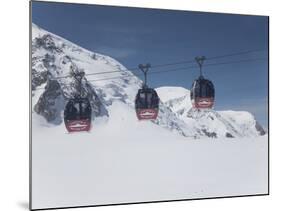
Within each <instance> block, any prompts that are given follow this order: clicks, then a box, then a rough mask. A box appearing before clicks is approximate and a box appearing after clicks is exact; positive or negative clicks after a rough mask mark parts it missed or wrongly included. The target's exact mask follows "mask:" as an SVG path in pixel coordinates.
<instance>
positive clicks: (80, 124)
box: [64, 98, 92, 132]
mask: <svg viewBox="0 0 281 211" xmlns="http://www.w3.org/2000/svg"><path fill="white" fill-rule="evenodd" d="M91 116H92V109H91V105H90V102H89V100H88V98H76V99H72V100H69V101H68V103H67V104H66V106H65V110H64V123H65V127H66V129H67V131H68V132H80V131H89V130H90V128H91V118H92V117H91Z"/></svg>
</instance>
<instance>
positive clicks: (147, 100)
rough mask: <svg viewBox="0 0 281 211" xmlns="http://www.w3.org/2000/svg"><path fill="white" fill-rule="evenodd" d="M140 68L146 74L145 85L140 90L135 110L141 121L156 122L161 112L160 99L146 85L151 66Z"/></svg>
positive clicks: (140, 66)
mask: <svg viewBox="0 0 281 211" xmlns="http://www.w3.org/2000/svg"><path fill="white" fill-rule="evenodd" d="M139 68H140V69H141V71H142V72H143V73H144V79H145V80H144V85H143V88H142V89H139V90H138V93H137V95H136V98H135V110H136V115H137V118H138V119H139V120H155V119H156V118H157V116H158V111H159V97H158V94H157V92H156V91H155V90H154V89H152V88H149V87H148V86H147V85H146V81H147V80H146V79H147V72H148V68H150V64H147V65H142V64H140V65H139Z"/></svg>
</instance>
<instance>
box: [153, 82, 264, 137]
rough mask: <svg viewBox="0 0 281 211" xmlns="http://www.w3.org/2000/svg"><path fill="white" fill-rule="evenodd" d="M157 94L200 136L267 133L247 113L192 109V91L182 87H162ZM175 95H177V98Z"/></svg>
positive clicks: (242, 135)
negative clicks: (195, 129)
mask: <svg viewBox="0 0 281 211" xmlns="http://www.w3.org/2000/svg"><path fill="white" fill-rule="evenodd" d="M157 92H158V93H159V95H160V98H161V99H165V102H164V104H165V105H166V106H169V108H171V110H172V111H173V112H175V113H176V114H177V117H178V118H180V119H182V120H183V121H184V122H185V123H186V124H187V125H188V126H189V127H192V126H193V127H195V128H197V132H198V133H199V134H200V136H208V137H214V138H218V137H228V138H233V137H240V138H241V137H255V136H259V135H264V134H265V131H264V130H263V128H262V127H261V126H260V125H259V123H258V122H257V121H256V120H255V118H254V116H253V115H252V114H250V113H249V112H246V111H215V110H212V109H208V110H198V109H194V108H192V105H191V101H190V96H189V95H190V91H189V90H187V89H184V88H182V87H160V88H157ZM173 93H177V95H176V96H177V97H174V96H175V95H174V94H173Z"/></svg>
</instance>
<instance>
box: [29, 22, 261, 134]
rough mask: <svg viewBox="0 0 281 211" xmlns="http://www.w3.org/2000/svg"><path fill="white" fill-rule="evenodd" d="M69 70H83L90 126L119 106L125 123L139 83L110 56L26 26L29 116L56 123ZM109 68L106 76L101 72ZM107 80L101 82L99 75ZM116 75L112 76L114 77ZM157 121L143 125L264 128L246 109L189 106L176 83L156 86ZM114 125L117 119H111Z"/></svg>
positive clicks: (70, 83) (71, 92)
mask: <svg viewBox="0 0 281 211" xmlns="http://www.w3.org/2000/svg"><path fill="white" fill-rule="evenodd" d="M75 72H85V73H86V76H85V78H84V79H83V81H82V93H83V94H84V95H85V96H87V97H88V98H89V99H90V102H91V106H92V110H93V115H92V116H93V117H92V118H93V119H92V120H93V125H95V124H99V122H101V121H100V120H101V119H102V120H103V121H102V122H107V121H108V120H109V119H111V118H113V116H112V115H111V113H112V111H113V110H114V109H118V110H119V116H115V117H114V118H120V121H122V122H126V123H128V124H131V123H132V122H135V121H138V120H137V118H136V117H135V116H134V117H133V116H130V115H131V114H132V115H134V114H133V113H134V112H133V111H134V99H135V95H136V93H137V90H138V89H139V88H140V87H141V85H142V81H141V80H140V79H139V78H138V77H136V76H134V75H133V73H132V72H130V71H128V70H127V69H126V67H124V66H123V65H122V64H120V63H119V62H118V61H116V60H115V59H113V58H111V57H108V56H105V55H102V54H99V53H95V52H91V51H88V50H86V49H84V48H82V47H80V46H78V45H76V44H74V43H72V42H70V41H67V40H66V39H64V38H62V37H59V36H57V35H54V34H52V33H50V32H47V31H45V30H43V29H41V28H40V27H38V26H36V25H35V24H33V25H32V108H33V111H34V112H33V115H34V116H36V115H39V116H43V117H44V119H45V120H46V122H47V123H46V124H45V125H48V126H50V125H61V124H62V123H63V109H64V106H65V104H66V102H67V100H68V99H70V98H73V97H74V96H75V95H76V94H77V90H78V88H77V86H78V84H77V83H76V81H75V80H74V79H73V77H63V76H69V75H71V74H72V73H75ZM104 72H110V73H108V74H101V73H104ZM111 77H112V78H114V79H112V80H103V79H105V78H111ZM116 77H117V78H116ZM157 92H158V93H159V95H160V98H161V101H162V102H161V103H160V111H159V116H158V118H157V120H155V121H149V122H147V124H156V125H158V126H159V127H162V128H165V129H167V130H170V131H173V132H176V133H179V134H181V135H183V136H186V137H196V138H199V137H206V136H207V137H216V138H218V137H253V136H259V135H263V134H264V131H263V129H262V127H261V126H259V124H258V123H257V122H256V120H255V119H254V117H253V115H251V114H250V113H248V112H235V111H220V112H216V111H213V110H208V111H198V110H194V109H191V103H190V100H189V91H188V90H186V89H184V88H181V87H161V88H158V89H157ZM117 124H120V122H117Z"/></svg>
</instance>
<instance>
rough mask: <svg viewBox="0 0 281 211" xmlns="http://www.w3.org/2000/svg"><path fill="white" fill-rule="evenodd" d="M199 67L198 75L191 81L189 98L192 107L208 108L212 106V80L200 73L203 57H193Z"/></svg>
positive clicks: (213, 90) (213, 88) (213, 94)
mask: <svg viewBox="0 0 281 211" xmlns="http://www.w3.org/2000/svg"><path fill="white" fill-rule="evenodd" d="M195 59H196V61H197V63H198V65H199V67H200V76H199V78H198V79H196V80H195V81H194V82H193V83H192V87H191V91H190V98H191V103H192V107H193V108H198V109H210V108H213V106H214V101H215V87H214V84H213V83H212V81H210V80H208V79H205V78H204V77H203V75H202V65H203V62H204V60H205V59H206V58H205V57H196V58H195Z"/></svg>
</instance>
